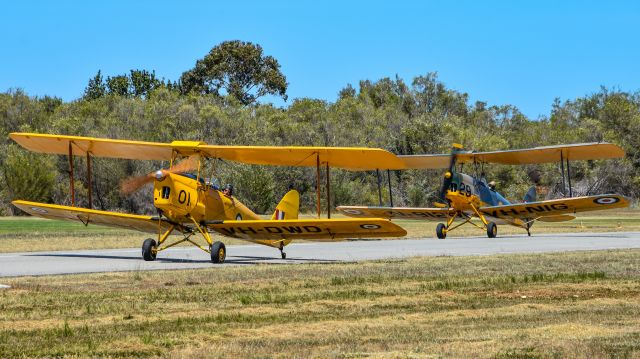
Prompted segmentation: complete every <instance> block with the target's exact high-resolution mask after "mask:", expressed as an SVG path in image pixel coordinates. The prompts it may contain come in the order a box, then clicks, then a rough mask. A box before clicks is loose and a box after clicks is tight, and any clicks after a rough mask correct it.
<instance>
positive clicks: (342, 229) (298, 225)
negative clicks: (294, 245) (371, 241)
mask: <svg viewBox="0 0 640 359" xmlns="http://www.w3.org/2000/svg"><path fill="white" fill-rule="evenodd" d="M207 227H208V228H209V229H212V230H214V231H216V232H218V233H220V234H222V235H225V236H227V237H234V238H242V239H248V240H260V239H307V240H314V241H322V240H328V241H331V240H339V239H345V238H377V237H402V236H405V235H406V234H407V232H406V231H405V230H404V229H402V228H401V227H399V226H398V225H396V224H394V223H391V222H389V221H387V220H384V219H379V218H368V219H349V218H345V219H285V220H257V221H221V222H219V223H208V224H207Z"/></svg>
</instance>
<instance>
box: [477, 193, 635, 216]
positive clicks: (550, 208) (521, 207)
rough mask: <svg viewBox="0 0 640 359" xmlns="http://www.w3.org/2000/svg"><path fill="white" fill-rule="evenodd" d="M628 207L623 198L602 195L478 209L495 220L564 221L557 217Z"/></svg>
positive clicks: (613, 195)
mask: <svg viewBox="0 0 640 359" xmlns="http://www.w3.org/2000/svg"><path fill="white" fill-rule="evenodd" d="M628 206H629V201H628V200H627V199H626V198H624V197H623V196H620V195H617V194H604V195H599V196H586V197H574V198H561V199H553V200H549V201H540V202H531V203H518V204H508V205H504V206H492V207H482V208H480V212H482V213H484V214H485V215H488V216H491V217H495V218H532V219H538V218H541V217H549V216H554V217H557V218H558V219H561V218H565V219H564V220H568V217H562V216H558V215H563V214H569V213H576V212H586V211H598V210H603V209H612V208H622V207H628ZM549 220H553V218H549Z"/></svg>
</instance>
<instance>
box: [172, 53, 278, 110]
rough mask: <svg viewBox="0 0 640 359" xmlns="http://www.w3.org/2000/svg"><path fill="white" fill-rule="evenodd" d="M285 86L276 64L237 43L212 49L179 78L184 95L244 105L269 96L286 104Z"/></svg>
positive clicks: (269, 58) (269, 57)
mask: <svg viewBox="0 0 640 359" xmlns="http://www.w3.org/2000/svg"><path fill="white" fill-rule="evenodd" d="M287 85H288V84H287V79H286V78H285V76H284V75H283V74H282V72H280V64H279V63H278V60H276V59H275V58H274V57H272V56H264V55H263V53H262V47H261V46H260V45H257V44H253V43H251V42H244V41H239V40H235V41H225V42H223V43H221V44H219V45H218V46H215V47H214V48H212V49H211V51H209V53H208V54H207V55H206V56H205V57H204V58H202V59H199V60H198V61H196V65H195V66H194V67H193V68H192V69H190V70H188V71H186V72H184V73H183V74H182V76H181V77H180V86H181V90H182V92H183V93H189V92H196V93H200V94H217V95H223V94H225V93H226V94H230V95H232V96H233V97H235V98H236V99H237V100H238V101H240V103H242V104H244V105H248V104H251V103H254V102H255V101H256V100H257V99H258V98H259V97H262V96H264V95H268V94H269V95H277V96H280V97H282V98H284V99H285V100H286V99H287V94H286V92H287Z"/></svg>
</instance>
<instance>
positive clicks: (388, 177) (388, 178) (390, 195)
mask: <svg viewBox="0 0 640 359" xmlns="http://www.w3.org/2000/svg"><path fill="white" fill-rule="evenodd" d="M387 182H388V183H389V206H390V207H393V193H391V170H387Z"/></svg>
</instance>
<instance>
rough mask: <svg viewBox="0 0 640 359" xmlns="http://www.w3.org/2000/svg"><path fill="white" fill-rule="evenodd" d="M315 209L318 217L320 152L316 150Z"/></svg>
mask: <svg viewBox="0 0 640 359" xmlns="http://www.w3.org/2000/svg"><path fill="white" fill-rule="evenodd" d="M316 209H317V210H318V219H320V152H316Z"/></svg>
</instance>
